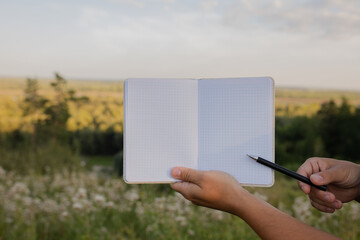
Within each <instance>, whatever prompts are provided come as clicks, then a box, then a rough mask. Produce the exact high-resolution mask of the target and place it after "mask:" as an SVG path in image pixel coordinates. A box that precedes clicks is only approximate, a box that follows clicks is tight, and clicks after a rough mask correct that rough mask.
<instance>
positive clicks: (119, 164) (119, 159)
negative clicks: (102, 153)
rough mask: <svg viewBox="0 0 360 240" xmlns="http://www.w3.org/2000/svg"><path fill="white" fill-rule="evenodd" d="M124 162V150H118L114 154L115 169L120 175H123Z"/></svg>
mask: <svg viewBox="0 0 360 240" xmlns="http://www.w3.org/2000/svg"><path fill="white" fill-rule="evenodd" d="M123 162H124V156H123V151H120V152H118V153H117V154H116V155H115V156H114V169H115V172H116V173H117V175H118V176H120V177H121V176H123V165H124V164H123Z"/></svg>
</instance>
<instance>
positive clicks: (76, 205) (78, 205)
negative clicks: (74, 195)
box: [72, 202, 83, 210]
mask: <svg viewBox="0 0 360 240" xmlns="http://www.w3.org/2000/svg"><path fill="white" fill-rule="evenodd" d="M72 207H73V209H75V210H81V209H83V205H82V204H81V203H79V202H76V203H74V204H73V206H72Z"/></svg>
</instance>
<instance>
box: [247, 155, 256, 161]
mask: <svg viewBox="0 0 360 240" xmlns="http://www.w3.org/2000/svg"><path fill="white" fill-rule="evenodd" d="M246 155H248V157H249V158H252V159H254V160H258V157H257V156H254V155H250V154H246Z"/></svg>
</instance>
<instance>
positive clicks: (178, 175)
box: [174, 169, 181, 178]
mask: <svg viewBox="0 0 360 240" xmlns="http://www.w3.org/2000/svg"><path fill="white" fill-rule="evenodd" d="M174 175H175V176H174V177H176V178H179V177H180V175H181V170H180V169H178V170H175V172H174Z"/></svg>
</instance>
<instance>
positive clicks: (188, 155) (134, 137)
mask: <svg viewBox="0 0 360 240" xmlns="http://www.w3.org/2000/svg"><path fill="white" fill-rule="evenodd" d="M125 125H126V126H125V144H126V145H125V148H124V149H125V155H124V156H125V161H124V162H125V169H124V173H125V175H124V179H125V180H126V181H127V182H130V183H136V182H169V181H174V179H173V178H172V177H171V175H170V170H171V168H172V167H174V166H186V167H190V168H197V157H198V82H197V81H196V80H190V79H131V80H128V81H126V83H125Z"/></svg>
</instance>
